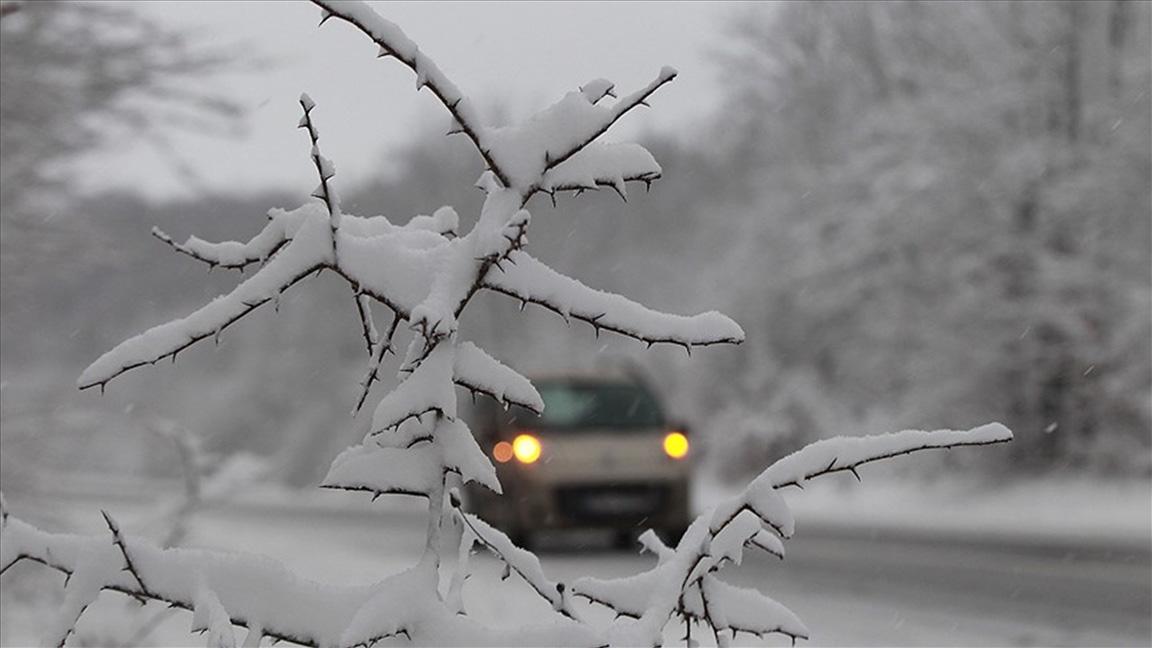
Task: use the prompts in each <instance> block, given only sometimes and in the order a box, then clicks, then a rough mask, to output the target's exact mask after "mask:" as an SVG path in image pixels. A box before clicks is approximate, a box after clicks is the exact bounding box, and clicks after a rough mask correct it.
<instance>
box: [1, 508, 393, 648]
mask: <svg viewBox="0 0 1152 648" xmlns="http://www.w3.org/2000/svg"><path fill="white" fill-rule="evenodd" d="M117 536H118V537H119V538H121V539H120V540H119V541H118V542H115V543H114V542H113V541H110V540H109V539H108V537H107V536H78V535H69V534H56V533H48V532H45V531H41V530H40V529H37V528H35V527H33V526H31V525H29V524H27V523H26V522H24V521H22V520H19V519H16V518H14V517H11V516H9V518H8V520H7V522H6V523H5V524H4V528H3V530H2V531H0V538H2V539H3V542H0V573H3V572H4V571H7V569H8V568H9V567H11V566H12V565H14V564H16V563H17V562H20V561H22V560H30V561H33V562H38V563H41V564H44V565H46V566H48V567H51V568H53V569H56V570H58V571H60V572H63V573H64V574H65V575H67V576H68V581H67V582H68V586H67V588H66V593H65V602H64V607H63V610H62V611H61V614H60V615H59V617H58V621H57V623H56V624H55V625H54V626H53V627H52V628H50V632H49V634H48V637H47V638H46V642H47V643H48V644H50V645H63V641H64V639H65V638H66V637H67V634H68V633H70V632H71V631H72V628H73V627H74V626H75V623H76V621H77V620H78V619H79V618H80V616H81V614H82V613H83V611H84V609H85V608H86V607H87V606H88V605H89V604H90V603H91V602H92V601H93V600H94V599H95V597H96V595H97V594H99V592H100V591H102V590H109V591H114V592H120V593H122V594H126V595H128V596H132V597H134V598H139V599H143V600H155V601H162V602H164V603H167V604H168V605H170V606H172V607H176V608H181V609H185V610H189V611H193V610H196V609H197V608H200V609H201V610H202V615H207V616H208V617H209V618H211V617H213V616H214V615H217V614H219V612H220V611H221V610H224V611H226V612H225V614H227V615H228V623H230V624H232V625H237V626H242V627H249V626H250V625H253V624H255V625H259V626H260V627H261V628H262V633H263V634H264V635H265V636H267V637H270V638H273V639H278V640H285V641H291V642H293V643H297V644H301V645H305V646H333V645H336V642H337V640H338V639H339V636H340V632H341V631H342V629H343V628H344V627H345V626H346V625H347V623H348V622H349V621H350V619H351V615H352V612H353V611H355V610H356V609H357V608H359V607H360V605H361V604H362V602H363V601H364V600H366V599H367V597H368V595H369V594H370V592H371V591H372V588H371V587H339V586H330V585H322V584H320V583H316V582H313V581H309V580H306V579H303V578H300V577H298V576H295V575H294V574H292V573H290V572H288V571H287V570H286V569H285V568H284V567H283V566H282V565H280V564H279V563H277V562H275V561H273V560H271V559H269V558H266V557H264V556H254V555H246V554H238V553H237V554H232V553H223V552H215V551H208V550H200V549H161V548H159V547H156V546H154V545H152V544H150V543H148V542H147V541H145V540H143V539H138V538H129V539H127V540H126V541H125V540H124V539H123V536H119V534H117ZM121 542H122V543H124V544H123V545H120V543H121ZM121 546H124V547H129V548H130V550H131V555H132V560H133V565H134V571H133V572H131V573H130V572H128V571H126V570H125V569H123V568H122V565H124V553H123V551H122V549H121V548H120V547H121ZM206 591H210V592H213V593H214V595H215V596H214V597H212V598H214V599H215V601H211V600H209V599H208V597H206V596H205V592H206ZM212 609H214V610H215V612H213V611H212ZM194 621H197V623H195V624H194V625H201V622H206V621H207V620H206V619H204V617H203V616H201V618H200V619H194ZM212 624H213V625H215V626H216V627H217V628H218V629H219V630H221V631H222V628H221V627H220V626H221V622H220V620H219V618H217V619H215V620H214V621H212Z"/></svg>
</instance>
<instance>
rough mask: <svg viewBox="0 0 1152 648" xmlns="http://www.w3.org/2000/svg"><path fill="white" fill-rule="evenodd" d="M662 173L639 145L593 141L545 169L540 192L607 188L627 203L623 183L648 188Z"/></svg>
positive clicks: (646, 150)
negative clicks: (638, 183)
mask: <svg viewBox="0 0 1152 648" xmlns="http://www.w3.org/2000/svg"><path fill="white" fill-rule="evenodd" d="M661 173H663V170H662V169H661V168H660V165H659V164H657V163H656V159H655V158H653V157H652V154H651V153H649V152H648V149H646V148H644V147H643V146H640V145H639V144H631V143H602V142H593V143H591V144H589V145H588V146H586V147H584V148H583V149H582V150H581V151H580V152H578V153H576V154H575V155H573V156H572V157H570V158H569V159H568V160H567V161H565V162H564V163H563V164H560V165H558V166H556V167H553V168H552V169H549V170H548V172H547V173H545V174H544V179H543V180H542V181H541V182H540V191H543V192H545V193H547V194H549V195H553V196H555V194H556V192H557V191H575V192H577V193H580V192H582V191H590V190H595V189H599V188H600V187H611V188H612V189H614V190H615V191H616V193H617V194H619V195H620V197H621V198H624V199H625V200H627V196H628V190H627V187H626V183H628V182H643V183H644V185H645V186H646V187H651V185H652V182H653V181H655V180H657V179H659V178H660V174H661Z"/></svg>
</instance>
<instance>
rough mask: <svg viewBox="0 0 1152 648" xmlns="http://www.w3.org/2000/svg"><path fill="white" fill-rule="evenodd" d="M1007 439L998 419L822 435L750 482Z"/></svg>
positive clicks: (797, 478) (799, 477) (791, 480)
mask: <svg viewBox="0 0 1152 648" xmlns="http://www.w3.org/2000/svg"><path fill="white" fill-rule="evenodd" d="M1011 440H1012V432H1011V431H1010V430H1009V429H1008V428H1006V427H1004V426H1003V425H1002V424H1000V423H988V424H986V425H982V426H980V427H978V428H973V429H971V430H936V431H932V432H926V431H924V430H905V431H903V432H893V433H890V434H879V435H874V436H862V437H836V438H833V439H824V440H821V441H817V442H815V443H812V444H810V445H808V446H805V447H804V448H801V449H800V450H797V451H796V452H793V453H792V454H790V455H788V456H787V457H784V458H782V459H780V460H778V461H776V462H775V463H773V464H772V465H771V466H769V467H768V469H767V470H765V471H764V472H763V473H761V475H760V476H759V477H757V478H756V481H754V482H753V483H752V486H756V485H757V484H770V485H771V486H772V487H773V488H783V487H785V486H800V485H802V484H803V482H805V481H807V480H809V479H814V478H816V477H819V476H821V475H826V474H829V473H834V472H845V471H847V472H851V473H853V474H854V475H856V477H857V478H859V475H858V474H856V468H857V467H859V466H861V465H863V464H866V463H870V462H873V461H879V460H881V459H888V458H890V457H897V456H900V455H905V454H910V453H913V452H918V451H920V450H932V449H948V448H956V447H961V446H982V445H992V444H995V443H1005V442H1007V441H1011ZM750 488H751V486H750Z"/></svg>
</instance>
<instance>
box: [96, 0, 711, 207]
mask: <svg viewBox="0 0 1152 648" xmlns="http://www.w3.org/2000/svg"><path fill="white" fill-rule="evenodd" d="M374 5H375V6H376V8H377V10H378V11H379V12H380V13H381V14H383V15H384V16H385V17H387V18H389V19H390V20H392V21H394V22H396V23H398V24H399V25H400V26H401V27H402V28H403V29H404V30H405V31H406V32H407V33H408V35H409V36H410V37H411V38H412V39H413V40H415V41H416V42H417V43H419V44H420V46H421V49H422V50H423V51H424V52H426V53H427V54H429V55H430V56H432V57H433V59H434V60H436V62H437V63H438V64H439V65H440V67H441V69H443V70H444V72H445V73H446V74H448V75H449V77H450V78H452V79H453V80H454V81H455V82H456V84H457V85H458V86H460V87H461V88H462V89H463V90H464V92H465V93H468V94H469V95H470V96H471V97H472V98H473V99H474V100H475V101H476V103H477V105H479V106H480V107H481V109H482V111H484V112H486V113H487V114H488V115H489V116H495V115H496V114H497V112H498V110H500V109H503V110H504V111H506V112H507V114H509V115H510V116H512V117H513V118H517V117H522V116H524V115H526V114H530V113H531V112H533V111H535V110H537V109H539V108H542V107H544V106H546V105H548V104H549V103H551V102H552V101H554V100H556V99H557V98H559V97H560V96H562V95H563V93H564V92H567V91H569V90H572V89H575V88H576V87H578V86H580V85H581V84H583V83H584V82H586V81H589V80H591V79H595V78H598V77H604V78H608V79H610V80H612V81H614V82H616V84H617V89H618V90H621V91H623V92H628V91H630V90H631V89H633V88H636V87H639V86H641V85H643V84H645V83H647V82H648V81H649V80H651V79H652V78H653V77H654V76H655V75H656V73H657V72H658V71H659V69H660V67H661V66H663V65H672V66H674V67H676V68H677V69H678V70H679V71H680V73H681V74H680V77H679V78H678V79H677V80H676V81H675V82H674V83H672V84H670V85H669V86H667V87H665V88H664V89H662V90H661V91H660V93H659V94H658V95H657V96H656V97H655V99H654V101H653V102H652V103H653V109H652V110H639V111H634V112H633V113H632V114H630V115H629V116H627V117H626V118H625V120H623V121H622V122H621V123H620V124H619V125H618V126H617V127H616V129H614V130H613V131H612V132H610V134H609V138H610V139H620V138H623V137H628V136H631V135H635V134H637V133H639V132H643V131H645V130H647V129H654V130H661V131H671V130H680V131H683V130H686V129H691V128H692V125H693V123H694V122H695V121H696V120H698V119H699V118H700V117H701V116H703V115H705V114H707V113H708V111H709V110H710V109H711V108H713V106H714V102H715V92H714V90H715V81H716V74H715V72H714V68H713V67H712V66H711V65H710V64H709V60H708V56H709V52H710V51H713V50H714V49H715V48H716V46H717V45H718V43H719V38H720V34H721V33H722V30H723V26H724V23H725V18H726V16H728V15H729V14H730V13H731V10H732V7H731V6H728V5H726V4H724V3H719V2H707V3H699V2H671V3H622V2H611V3H608V2H604V3H595V2H577V3H562V2H547V3H526V2H524V3H491V4H490V3H481V2H463V3H402V2H390V3H374ZM133 6H136V7H138V8H139V9H140V10H142V11H146V12H148V13H151V14H154V15H156V16H158V17H159V18H160V19H161V20H163V21H165V22H167V23H170V24H172V25H174V26H178V27H180V28H187V29H193V30H196V31H197V32H198V33H199V34H201V35H202V36H203V37H204V38H205V39H207V40H210V41H212V42H217V43H220V44H237V43H239V44H242V45H243V49H244V50H245V51H248V52H252V53H253V54H256V55H260V56H262V57H264V58H266V59H268V60H271V61H274V63H275V65H274V67H273V68H271V69H269V70H265V71H260V72H258V73H248V74H236V75H230V76H228V77H224V78H219V79H217V80H216V81H217V82H218V83H219V84H220V88H221V89H223V90H224V92H225V93H226V94H227V95H228V96H230V97H232V98H234V99H236V100H238V101H239V102H240V103H241V104H242V105H244V106H245V107H246V108H247V109H248V111H249V112H248V115H247V117H246V119H245V121H244V124H243V132H242V133H240V134H238V135H237V136H236V137H233V138H207V137H196V136H184V135H176V142H177V144H178V148H179V151H180V155H181V157H183V158H184V160H185V161H186V162H187V166H188V167H189V168H190V169H191V170H192V171H194V172H195V173H196V174H198V176H199V182H202V183H203V185H204V186H207V187H208V188H210V189H213V190H232V191H238V192H243V191H247V190H255V189H267V188H273V187H284V188H290V189H292V188H294V189H297V190H300V189H301V188H305V189H306V188H309V187H310V186H311V184H312V183H313V182H314V178H313V177H312V173H313V171H312V169H311V167H310V166H309V164H308V160H307V157H306V155H307V153H306V152H307V146H306V143H305V137H304V135H303V134H302V133H301V132H299V131H297V130H295V126H296V122H297V121H298V119H299V107H298V105H297V103H296V98H297V97H298V96H299V94H300V93H301V92H307V93H308V94H309V95H311V96H312V98H313V99H315V100H316V102H317V104H318V108H317V112H316V113H314V116H315V118H316V120H317V123H318V124H319V125H320V129H321V146H322V148H323V150H324V153H325V155H327V156H328V157H330V158H332V160H333V161H334V162H335V163H336V166H337V173H338V174H339V175H338V179H339V180H341V181H343V182H345V183H352V182H355V181H358V180H362V179H364V178H366V177H368V176H370V175H373V174H379V173H386V172H387V169H388V161H387V153H388V151H389V150H392V151H395V150H396V147H397V145H398V144H399V143H402V142H403V141H404V140H405V139H407V138H409V137H411V134H412V133H413V132H414V131H416V130H417V129H419V128H422V127H429V126H436V127H437V128H446V127H447V126H448V117H447V114H446V112H445V111H444V109H443V108H442V107H441V106H440V105H439V104H438V103H437V102H436V100H435V99H434V98H433V97H432V96H431V93H430V92H429V91H427V90H424V91H422V92H420V93H419V94H417V93H416V91H415V77H414V75H413V74H412V73H411V72H410V71H409V70H408V69H407V68H405V67H404V66H403V65H401V64H399V63H397V62H396V61H395V60H387V59H385V60H383V61H381V60H377V59H376V58H375V55H376V47H375V45H373V44H372V43H371V42H369V41H368V40H367V38H366V37H364V36H362V35H361V34H359V33H358V32H356V31H355V30H354V29H353V28H351V27H350V26H349V25H347V24H345V23H342V22H339V21H336V20H333V21H330V22H329V23H327V24H325V26H324V27H323V28H320V29H317V27H316V24H317V22H318V19H319V15H320V11H319V9H318V8H316V7H315V6H313V5H311V4H309V3H306V2H245V3H237V2H222V1H221V2H203V1H201V2H156V3H137V4H134V5H133ZM79 169H80V170H79V177H78V180H79V181H80V183H81V185H82V186H83V187H85V188H89V189H96V188H110V187H120V186H126V185H131V184H135V185H136V186H138V187H139V188H140V189H141V190H142V191H144V192H146V193H148V194H149V195H152V196H154V197H166V196H172V195H179V194H183V195H188V194H190V193H193V192H195V191H196V190H197V185H196V184H195V183H194V182H192V181H191V180H190V179H189V178H187V177H182V176H181V174H180V173H178V172H176V170H175V168H174V167H173V165H172V164H170V163H169V162H166V161H165V160H164V158H163V157H162V156H161V155H159V154H158V153H157V152H155V151H154V150H152V149H150V148H149V147H147V146H144V145H139V146H132V147H130V148H126V149H122V150H118V151H116V152H113V153H107V152H105V153H101V154H99V155H96V156H93V157H91V158H90V159H88V160H86V161H85V162H84V163H83V164H82V165H81V166H80V167H79Z"/></svg>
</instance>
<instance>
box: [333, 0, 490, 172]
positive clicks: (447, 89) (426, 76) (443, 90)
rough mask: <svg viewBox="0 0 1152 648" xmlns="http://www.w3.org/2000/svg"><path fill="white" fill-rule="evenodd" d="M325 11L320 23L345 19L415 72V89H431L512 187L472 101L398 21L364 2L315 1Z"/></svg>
mask: <svg viewBox="0 0 1152 648" xmlns="http://www.w3.org/2000/svg"><path fill="white" fill-rule="evenodd" d="M312 1H313V3H315V4H316V5H318V6H319V7H320V8H321V9H322V10H323V12H324V17H323V18H322V19H321V23H323V22H324V21H326V20H328V19H329V18H331V17H336V18H339V19H340V20H343V21H346V22H348V23H350V24H352V25H353V26H355V27H356V28H357V29H359V30H360V31H361V32H363V33H364V34H365V35H367V36H368V37H369V38H371V39H372V41H373V42H374V43H376V45H378V46H379V47H380V53H379V55H378V56H379V57H388V56H392V57H395V58H396V60H398V61H400V62H401V63H403V64H404V65H406V66H408V67H409V68H411V70H412V71H413V72H415V73H416V89H417V90H419V89H421V88H428V89H429V90H431V91H432V94H434V95H436V98H437V99H439V100H440V103H442V104H444V107H445V108H447V109H448V112H449V113H451V115H452V118H453V119H454V120H455V121H456V124H458V126H459V129H460V131H461V132H463V133H464V134H466V135H467V136H468V139H470V140H472V143H473V144H474V145H475V146H476V150H477V151H479V152H480V155H481V156H482V157H483V158H484V163H485V164H486V165H487V166H488V169H489V170H491V171H492V173H494V174H495V175H496V177H497V178H499V179H500V182H501V183H502V184H503V185H504V186H505V187H510V186H512V184H511V182H510V180H509V177H508V174H507V172H506V171H505V170H504V169H503V167H502V166H501V165H500V164H499V163H498V162H497V160H496V159H494V158H493V157H492V154H491V151H490V148H491V145H490V144H489V143H488V142H487V140H486V132H487V131H486V129H485V128H484V127H483V124H482V123H481V120H480V117H479V115H478V114H477V113H476V111H475V109H474V108H473V107H472V103H471V102H470V101H469V100H468V98H467V97H465V96H464V94H463V93H462V92H460V89H459V88H457V87H456V84H454V83H452V81H451V80H449V79H448V77H447V76H445V75H444V73H443V72H441V71H440V67H439V66H437V65H436V63H435V62H434V61H432V59H430V58H428V56H426V55H425V54H424V53H423V52H421V51H420V48H419V46H417V45H416V43H415V42H413V41H412V39H410V38H408V35H407V34H405V33H404V31H403V30H402V29H400V27H399V26H397V25H396V24H395V23H393V22H391V21H389V20H386V19H384V18H382V17H381V16H380V15H379V14H377V13H376V12H375V11H373V10H372V8H371V7H369V6H368V5H366V4H364V3H363V2H341V1H334V0H312Z"/></svg>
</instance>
